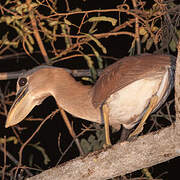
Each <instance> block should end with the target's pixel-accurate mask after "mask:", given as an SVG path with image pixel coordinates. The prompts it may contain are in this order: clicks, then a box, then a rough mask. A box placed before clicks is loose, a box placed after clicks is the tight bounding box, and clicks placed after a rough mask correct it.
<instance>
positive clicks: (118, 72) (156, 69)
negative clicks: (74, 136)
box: [92, 54, 171, 107]
mask: <svg viewBox="0 0 180 180" xmlns="http://www.w3.org/2000/svg"><path fill="white" fill-rule="evenodd" d="M170 65H171V57H170V56H168V55H150V54H143V55H140V56H129V57H125V58H122V59H120V60H119V61H117V62H116V63H114V64H112V65H110V66H108V67H107V68H106V69H105V70H104V71H103V72H102V74H101V75H100V77H99V79H98V80H97V82H96V84H95V86H94V87H93V89H92V93H93V96H92V103H93V105H94V106H95V107H98V106H100V105H101V104H103V103H104V102H105V101H106V99H107V98H108V97H109V96H110V95H111V94H113V93H114V92H116V91H118V90H120V89H122V88H124V87H125V86H127V85H129V84H131V83H132V82H134V81H136V80H139V79H143V78H146V77H154V76H159V75H162V73H164V72H165V71H166V70H167V68H168V67H170Z"/></svg>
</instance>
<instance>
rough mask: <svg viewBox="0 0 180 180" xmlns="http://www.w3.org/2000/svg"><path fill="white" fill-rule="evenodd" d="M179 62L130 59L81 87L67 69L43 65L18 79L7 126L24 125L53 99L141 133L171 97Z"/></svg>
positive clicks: (163, 57)
mask: <svg viewBox="0 0 180 180" xmlns="http://www.w3.org/2000/svg"><path fill="white" fill-rule="evenodd" d="M175 60H176V58H174V57H173V56H169V55H150V54H142V55H140V56H129V57H125V58H122V59H120V60H119V61H117V62H115V63H114V64H112V65H110V66H108V67H107V68H106V69H105V70H104V71H103V72H102V74H101V75H100V77H99V79H98V80H97V82H96V84H95V85H94V86H86V85H82V84H81V83H80V82H77V81H76V80H75V79H74V78H73V77H72V76H71V74H70V73H69V72H67V70H65V69H63V68H57V67H51V66H39V67H35V68H33V69H32V70H29V71H27V72H25V73H23V74H22V75H20V77H19V78H18V80H17V97H16V99H15V101H14V103H13V105H12V107H11V109H10V111H9V114H8V117H7V121H6V127H9V126H13V125H15V124H17V123H19V122H21V121H22V120H23V119H24V118H25V117H26V116H27V115H28V113H29V112H30V111H31V110H32V109H33V108H34V107H35V106H36V105H39V104H41V103H42V101H43V100H44V99H45V98H46V97H48V96H53V97H54V98H55V100H56V102H57V104H58V106H60V107H61V108H63V109H64V110H66V111H67V112H69V113H71V114H72V115H74V116H76V117H79V118H82V119H85V120H88V121H92V122H96V123H101V122H104V124H105V132H106V133H105V134H106V143H107V144H108V145H110V144H111V142H110V138H109V124H110V125H112V126H113V127H115V128H119V127H120V125H122V126H123V127H124V128H125V129H131V128H133V127H135V125H136V124H138V123H139V125H138V126H137V127H136V129H135V131H134V132H133V133H131V134H130V136H133V135H137V134H139V133H140V132H141V131H142V128H143V124H144V122H145V120H146V119H147V117H148V116H149V114H151V113H152V112H154V111H156V110H157V109H158V108H159V107H160V106H161V105H162V104H163V103H164V102H165V100H166V99H167V97H168V95H169V93H170V91H171V89H172V87H173V81H174V69H175Z"/></svg>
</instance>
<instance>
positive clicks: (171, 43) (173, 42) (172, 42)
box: [169, 39, 177, 52]
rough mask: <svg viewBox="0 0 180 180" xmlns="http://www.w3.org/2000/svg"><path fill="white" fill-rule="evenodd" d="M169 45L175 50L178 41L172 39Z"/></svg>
mask: <svg viewBox="0 0 180 180" xmlns="http://www.w3.org/2000/svg"><path fill="white" fill-rule="evenodd" d="M169 47H170V49H171V51H173V52H175V51H176V47H177V45H176V42H175V41H174V39H172V40H171V42H170V43H169Z"/></svg>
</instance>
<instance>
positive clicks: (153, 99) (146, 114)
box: [129, 95, 158, 138]
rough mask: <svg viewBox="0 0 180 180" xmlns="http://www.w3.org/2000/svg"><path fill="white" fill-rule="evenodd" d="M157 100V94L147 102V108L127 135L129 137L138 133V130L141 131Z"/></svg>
mask: <svg viewBox="0 0 180 180" xmlns="http://www.w3.org/2000/svg"><path fill="white" fill-rule="evenodd" d="M157 101H158V96H157V95H154V96H153V97H152V98H151V100H150V103H149V106H148V108H147V111H146V112H145V114H144V116H143V118H142V120H141V122H140V123H139V125H138V126H137V128H136V129H135V130H134V131H133V132H132V133H131V134H130V135H129V138H131V137H133V136H136V135H138V134H139V133H140V132H142V130H143V127H144V124H145V121H146V119H147V118H148V116H149V115H150V114H151V112H152V111H153V109H154V107H155V106H156V104H157Z"/></svg>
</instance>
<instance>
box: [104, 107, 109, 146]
mask: <svg viewBox="0 0 180 180" xmlns="http://www.w3.org/2000/svg"><path fill="white" fill-rule="evenodd" d="M102 111H103V118H104V127H105V136H106V145H107V146H111V140H110V133H109V109H108V106H107V104H103V106H102Z"/></svg>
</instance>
